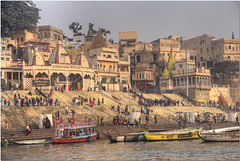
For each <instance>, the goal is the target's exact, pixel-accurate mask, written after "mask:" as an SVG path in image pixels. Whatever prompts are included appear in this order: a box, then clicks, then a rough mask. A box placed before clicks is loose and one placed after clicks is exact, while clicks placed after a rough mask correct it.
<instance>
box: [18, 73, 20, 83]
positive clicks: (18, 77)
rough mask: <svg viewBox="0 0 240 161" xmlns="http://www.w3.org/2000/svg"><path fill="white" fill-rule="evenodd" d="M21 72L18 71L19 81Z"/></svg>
mask: <svg viewBox="0 0 240 161" xmlns="http://www.w3.org/2000/svg"><path fill="white" fill-rule="evenodd" d="M20 75H21V72H18V81H20Z"/></svg>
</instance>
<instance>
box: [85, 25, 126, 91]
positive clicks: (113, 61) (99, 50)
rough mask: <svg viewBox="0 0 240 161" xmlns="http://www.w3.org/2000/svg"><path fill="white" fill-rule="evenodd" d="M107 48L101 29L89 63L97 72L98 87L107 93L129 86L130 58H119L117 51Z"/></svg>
mask: <svg viewBox="0 0 240 161" xmlns="http://www.w3.org/2000/svg"><path fill="white" fill-rule="evenodd" d="M106 46H107V45H106V43H105V40H104V38H103V35H102V33H101V30H100V29H99V31H98V34H97V36H96V37H95V40H94V42H93V44H91V49H90V50H89V61H90V64H91V67H92V69H94V70H96V71H95V73H96V77H97V86H99V87H100V88H101V89H103V90H107V91H109V90H110V91H119V90H121V89H122V88H123V87H124V86H128V85H129V73H130V58H129V56H125V57H121V58H119V54H118V51H117V49H115V48H110V47H106Z"/></svg>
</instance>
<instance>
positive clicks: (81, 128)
mask: <svg viewBox="0 0 240 161" xmlns="http://www.w3.org/2000/svg"><path fill="white" fill-rule="evenodd" d="M96 137H97V132H96V123H95V122H87V123H85V122H78V123H75V122H73V123H67V124H57V125H56V128H55V136H54V138H53V142H54V143H77V142H90V141H93V140H95V139H96Z"/></svg>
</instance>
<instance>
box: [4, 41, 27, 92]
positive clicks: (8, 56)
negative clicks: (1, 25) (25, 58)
mask: <svg viewBox="0 0 240 161" xmlns="http://www.w3.org/2000/svg"><path fill="white" fill-rule="evenodd" d="M9 40H11V39H10V38H4V39H3V38H1V87H2V88H5V89H6V88H7V89H8V86H6V85H8V84H9V83H10V82H11V83H12V85H14V84H17V83H20V82H21V80H22V73H23V71H22V66H23V64H22V62H18V61H14V60H13V59H12V49H11V47H8V46H9V43H11V44H10V46H12V44H14V42H11V41H9Z"/></svg>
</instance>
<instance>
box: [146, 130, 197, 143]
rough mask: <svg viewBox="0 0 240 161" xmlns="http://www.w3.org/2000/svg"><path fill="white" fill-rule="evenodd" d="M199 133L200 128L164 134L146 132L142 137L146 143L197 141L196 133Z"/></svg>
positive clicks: (165, 132)
mask: <svg viewBox="0 0 240 161" xmlns="http://www.w3.org/2000/svg"><path fill="white" fill-rule="evenodd" d="M201 131H202V128H193V129H192V128H185V129H179V130H171V131H164V132H147V133H145V134H144V135H145V137H146V140H147V141H170V140H188V139H198V138H199V136H198V133H199V132H201Z"/></svg>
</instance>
